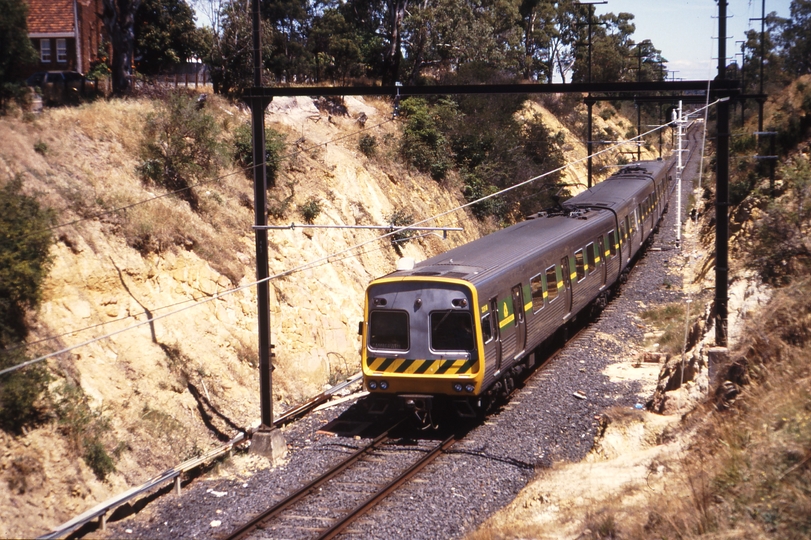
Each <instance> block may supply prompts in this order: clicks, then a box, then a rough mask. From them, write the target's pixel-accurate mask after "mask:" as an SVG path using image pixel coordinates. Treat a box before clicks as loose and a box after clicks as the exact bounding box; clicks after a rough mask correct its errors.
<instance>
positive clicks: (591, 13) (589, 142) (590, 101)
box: [575, 0, 608, 188]
mask: <svg viewBox="0 0 811 540" xmlns="http://www.w3.org/2000/svg"><path fill="white" fill-rule="evenodd" d="M607 3H608V1H607V0H600V1H596V2H575V5H576V6H589V18H588V21H587V22H586V25H587V26H588V27H589V43H588V63H589V65H588V77H589V80H588V82H589V84H591V28H592V26H594V25H595V24H597V23H595V22H594V6H595V5H596V4H607ZM578 26H580V25H578ZM585 101H586V107H587V108H588V121H587V125H586V131H587V132H588V133H587V134H586V151H587V153H588V160H587V166H586V168H587V170H588V181H587V186H588V187H589V188H590V187H591V185H592V174H593V168H592V161H591V156H592V154H594V141H592V130H593V126H594V124H593V116H592V115H593V111H594V100H593V99H591V92H589V94H588V96H586V100H585Z"/></svg>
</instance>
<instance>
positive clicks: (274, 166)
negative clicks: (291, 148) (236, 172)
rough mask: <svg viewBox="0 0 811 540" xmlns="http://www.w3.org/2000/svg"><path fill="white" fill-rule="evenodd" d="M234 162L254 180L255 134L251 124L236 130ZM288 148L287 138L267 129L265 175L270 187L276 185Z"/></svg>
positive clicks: (242, 125) (240, 126)
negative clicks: (285, 151)
mask: <svg viewBox="0 0 811 540" xmlns="http://www.w3.org/2000/svg"><path fill="white" fill-rule="evenodd" d="M233 134H234V143H233V144H234V160H235V161H236V162H237V164H238V165H239V166H240V167H243V168H244V169H245V174H246V176H247V177H248V178H253V168H252V167H253V133H252V132H251V126H250V125H249V124H241V125H239V126H237V127H236V129H234V132H233ZM286 147H287V144H286V142H285V136H284V135H283V134H281V133H279V132H278V131H276V130H273V129H265V173H266V174H267V182H268V187H273V186H275V185H276V175H277V174H278V172H279V169H280V168H281V166H282V162H283V161H284V150H285V148H286Z"/></svg>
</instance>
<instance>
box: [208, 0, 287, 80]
mask: <svg viewBox="0 0 811 540" xmlns="http://www.w3.org/2000/svg"><path fill="white" fill-rule="evenodd" d="M212 24H213V28H212V30H211V36H212V43H211V49H210V52H209V54H208V56H207V57H206V58H205V62H206V64H208V66H209V67H210V68H211V83H212V85H213V86H214V92H215V93H218V94H226V95H239V94H241V93H242V92H243V91H244V90H245V89H247V88H250V87H251V86H253V43H252V40H251V13H250V2H249V1H248V0H231V1H228V2H225V3H223V4H222V5H220V6H219V9H218V10H214V11H213V13H212ZM261 25H262V28H261V32H262V61H263V65H265V66H267V65H268V63H269V62H270V56H271V51H272V50H273V49H272V47H271V45H270V43H271V40H272V34H271V30H270V27H269V25H268V24H267V23H265V22H264V21H261Z"/></svg>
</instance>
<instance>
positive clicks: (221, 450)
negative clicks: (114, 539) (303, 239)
mask: <svg viewBox="0 0 811 540" xmlns="http://www.w3.org/2000/svg"><path fill="white" fill-rule="evenodd" d="M361 376H362V375H361V374H360V373H357V374H355V375H353V376H352V377H350V378H349V379H347V380H346V381H344V382H342V383H339V384H336V385H335V386H333V387H332V388H329V389H328V390H325V391H324V392H321V393H320V394H318V395H317V396H315V397H312V398H310V399H309V400H308V401H307V402H305V403H303V404H301V405H299V406H297V407H294V408H292V409H290V410H288V411H286V412H285V413H284V414H282V415H281V416H279V417H278V418H276V420H274V421H273V425H274V426H276V427H281V426H284V425H286V424H289V423H290V422H292V421H293V420H296V419H297V418H300V417H301V416H303V415H304V414H306V413H308V412H309V411H311V410H312V409H314V408H315V407H317V406H318V405H321V404H322V403H325V402H326V401H329V399H330V398H331V397H332V396H333V395H334V394H336V393H338V392H340V391H341V390H343V389H344V388H346V387H348V386H350V385H352V384H353V383H355V382H357V381H358V380H360V378H361ZM245 438H246V433H244V432H239V433H238V434H237V435H236V436H234V438H233V439H231V440H230V441H228V442H227V443H225V444H223V445H221V446H219V447H217V448H215V449H213V450H211V451H209V452H207V453H205V454H203V455H202V456H200V457H197V458H192V459H190V460H188V461H184V462H183V463H181V464H179V465H177V466H175V467H172V468H171V469H167V470H165V471H163V472H162V473H160V474H158V475H157V476H154V477H152V478H150V479H149V480H147V481H146V482H144V483H143V484H141V485H140V486H135V487H132V488H130V489H128V490H127V491H125V492H123V493H119V494H118V495H115V496H114V497H112V498H110V499H107V500H106V501H104V502H102V503H99V504H97V505H96V506H94V507H93V508H91V509H90V510H87V511H86V512H84V513H82V514H80V515H78V516H76V517H74V518H73V519H71V520H70V521H66V522H65V523H63V524H62V525H59V526H58V527H56V528H55V529H53V530H52V531H50V532H48V533H46V534H43V535H42V536H39V537H37V539H38V540H48V539H52V538H60V537H62V536H65V535H68V534H70V533H72V532H73V531H75V530H76V529H78V528H79V527H81V526H82V525H84V524H86V523H89V522H91V521H93V520H94V519H100V528H101V529H102V530H105V529H106V525H107V515H108V514H109V513H110V512H111V511H112V510H115V509H116V508H118V507H119V506H121V505H123V504H125V503H128V502H130V501H131V500H133V499H135V498H137V497H140V496H141V495H143V494H144V493H146V492H148V491H151V490H152V489H155V488H156V487H159V486H160V485H161V484H165V483H167V482H169V481H174V482H175V490H176V492H179V488H180V484H179V480H180V475H181V474H183V473H185V472H189V471H191V470H194V469H196V468H197V467H199V466H201V465H202V464H204V463H206V462H207V461H210V460H213V459H216V458H218V457H220V456H222V455H223V454H226V453H228V452H230V451H231V450H232V449H233V448H234V445H235V444H237V443H239V442H241V441H242V440H244V439H245Z"/></svg>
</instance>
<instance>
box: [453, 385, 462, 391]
mask: <svg viewBox="0 0 811 540" xmlns="http://www.w3.org/2000/svg"><path fill="white" fill-rule="evenodd" d="M453 389H454V390H456V391H457V392H461V391H462V383H455V384H454V385H453Z"/></svg>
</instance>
